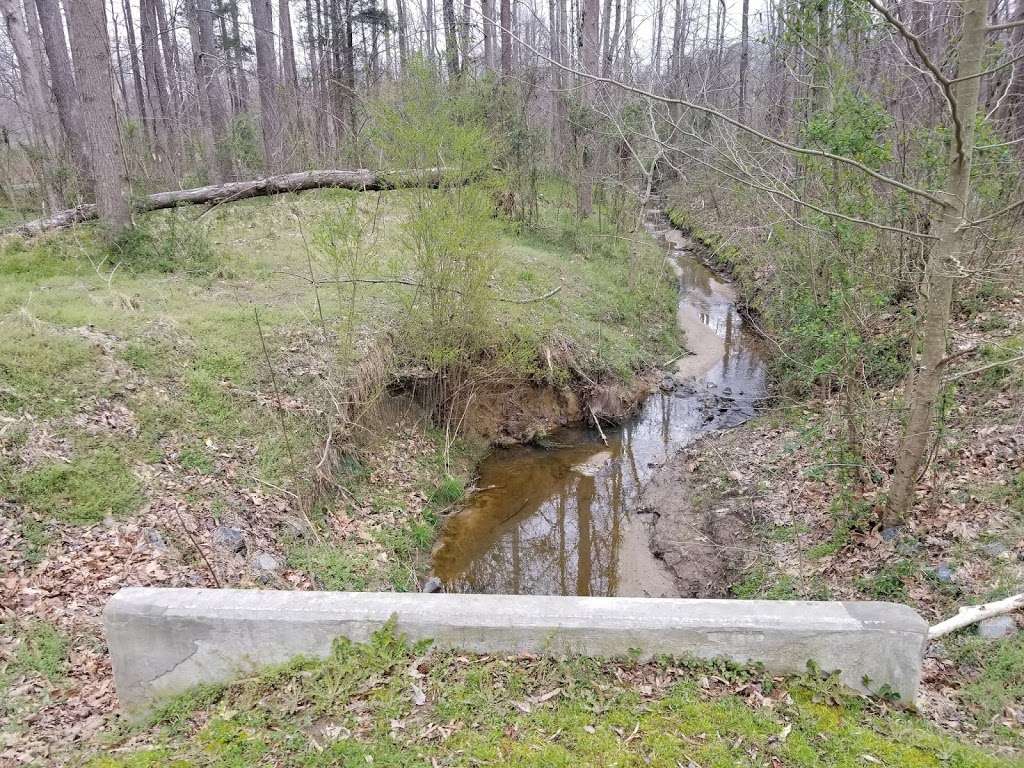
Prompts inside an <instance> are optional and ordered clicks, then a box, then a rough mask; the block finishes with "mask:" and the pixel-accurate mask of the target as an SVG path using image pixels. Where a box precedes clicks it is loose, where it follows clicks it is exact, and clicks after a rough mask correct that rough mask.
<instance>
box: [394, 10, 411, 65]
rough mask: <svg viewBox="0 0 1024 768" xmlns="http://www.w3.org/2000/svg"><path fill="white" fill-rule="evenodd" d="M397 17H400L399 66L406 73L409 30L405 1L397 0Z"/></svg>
mask: <svg viewBox="0 0 1024 768" xmlns="http://www.w3.org/2000/svg"><path fill="white" fill-rule="evenodd" d="M395 15H396V16H397V17H398V66H399V68H400V69H401V71H402V72H405V69H406V67H408V66H409V28H408V25H407V22H406V19H405V0H395Z"/></svg>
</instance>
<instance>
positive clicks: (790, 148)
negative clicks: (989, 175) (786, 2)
mask: <svg viewBox="0 0 1024 768" xmlns="http://www.w3.org/2000/svg"><path fill="white" fill-rule="evenodd" d="M485 18H486V17H485ZM510 34H511V35H512V37H513V38H514V39H515V40H516V41H517V42H518V43H519V44H520V45H521V46H522V47H523V48H525V49H526V50H528V51H530V53H532V54H533V55H535V56H537V57H538V58H540V59H542V60H543V61H546V62H547V63H549V64H551V65H552V66H554V67H557V68H559V69H561V70H563V71H564V72H568V73H570V74H573V75H575V76H576V77H580V78H584V79H586V80H589V81H590V82H592V83H605V84H607V85H611V86H613V87H615V88H620V89H621V90H624V91H626V92H628V93H634V94H636V95H637V96H643V97H644V98H647V99H651V100H652V101H657V102H661V103H662V104H678V105H679V106H682V107H686V108H687V109H692V110H694V111H696V112H701V113H703V114H705V115H708V116H710V117H714V118H717V119H718V120H721V121H723V122H724V123H727V124H728V125H731V126H733V127H734V128H738V129H739V130H741V131H743V132H745V133H748V134H750V135H751V136H755V137H757V138H759V139H761V140H762V141H764V142H767V143H768V144H772V145H773V146H776V147H779V148H780V149H784V150H786V151H787V152H793V153H795V154H800V155H807V156H809V157H820V158H824V159H826V160H834V161H835V162H837V163H842V164H843V165H847V166H849V167H851V168H856V169H857V170H858V171H860V172H861V173H864V174H867V175H868V176H870V177H871V178H873V179H875V180H877V181H880V182H882V183H883V184H886V185H888V186H890V187H895V188H896V189H901V190H903V191H904V192H907V193H908V194H911V195H916V196H918V197H923V198H925V199H926V200H930V201H931V202H933V203H935V204H936V205H939V206H943V207H945V206H947V205H949V204H950V203H949V202H948V201H947V200H944V199H943V198H942V197H941V196H940V195H939V194H938V193H935V192H930V191H928V190H926V189H919V188H917V187H914V186H912V185H910V184H905V183H904V182H902V181H899V180H898V179H893V178H891V177H889V176H886V175H885V174H882V173H879V172H878V171H876V170H874V169H873V168H869V167H868V166H866V165H864V164H863V163H860V162H858V161H856V160H854V159H853V158H850V157H845V156H843V155H836V154H833V153H831V152H825V151H823V150H820V149H811V148H810V147H801V146H797V145H796V144H790V143H789V142H788V141H783V140H782V139H777V138H775V137H774V136H771V135H769V134H767V133H762V132H761V131H759V130H757V129H756V128H751V127H750V126H749V125H746V124H745V123H742V122H740V121H739V120H737V119H736V118H734V117H730V116H729V115H727V114H725V113H724V112H720V111H719V110H717V109H715V108H714V107H709V106H706V105H704V104H697V103H695V102H692V101H689V100H687V99H681V98H680V99H676V98H672V97H670V96H662V95H661V94H657V93H654V92H653V91H648V90H646V89H644V88H639V87H637V86H634V85H629V84H628V83H624V82H622V81H621V80H616V79H615V78H612V77H603V76H601V75H592V74H590V73H589V72H584V71H583V70H580V69H576V68H575V67H570V66H568V65H566V64H562V63H561V62H558V61H555V60H554V59H552V58H551V57H549V56H548V55H547V54H545V53H544V52H543V51H540V50H538V49H536V48H534V47H533V46H532V45H530V44H529V43H528V42H527V41H525V40H523V39H522V38H521V37H519V36H518V35H516V34H515V32H510Z"/></svg>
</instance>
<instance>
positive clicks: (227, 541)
mask: <svg viewBox="0 0 1024 768" xmlns="http://www.w3.org/2000/svg"><path fill="white" fill-rule="evenodd" d="M213 543H214V545H216V546H218V547H220V548H221V549H226V550H227V551H228V552H241V551H242V550H243V549H245V539H244V537H243V536H242V532H241V531H240V530H238V529H237V528H230V527H228V526H226V525H219V526H217V527H216V528H214V529H213Z"/></svg>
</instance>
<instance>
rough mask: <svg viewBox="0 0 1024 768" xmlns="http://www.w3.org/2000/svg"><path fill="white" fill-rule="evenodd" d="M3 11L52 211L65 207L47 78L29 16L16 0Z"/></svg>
mask: <svg viewBox="0 0 1024 768" xmlns="http://www.w3.org/2000/svg"><path fill="white" fill-rule="evenodd" d="M0 15H2V16H3V20H4V26H5V27H6V29H7V34H8V36H9V37H10V39H11V45H12V46H13V48H14V55H15V57H16V58H17V60H18V71H19V74H20V75H21V87H22V90H24V92H25V98H26V100H27V101H28V112H29V119H30V120H31V121H32V131H33V133H35V139H36V141H37V142H38V145H39V148H40V157H41V158H42V162H41V165H40V176H41V178H40V188H41V191H42V193H43V197H44V198H45V199H46V205H47V207H48V208H49V210H51V211H55V210H58V209H59V208H61V207H62V204H61V196H60V192H59V191H58V189H57V186H56V174H55V173H54V169H53V138H52V137H51V135H50V128H49V125H48V120H47V118H48V117H49V114H48V113H49V109H48V107H47V103H48V99H47V95H46V84H45V83H44V82H43V78H42V71H41V70H40V64H41V62H39V61H37V60H36V57H35V52H34V51H33V50H32V43H31V41H30V40H29V37H28V30H27V29H26V27H25V19H24V18H23V17H22V15H21V8H20V7H19V4H18V3H16V2H15V0H0Z"/></svg>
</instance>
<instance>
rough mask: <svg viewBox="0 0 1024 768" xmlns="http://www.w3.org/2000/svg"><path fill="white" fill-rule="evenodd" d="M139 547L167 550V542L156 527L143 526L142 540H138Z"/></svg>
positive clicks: (159, 550) (160, 550)
mask: <svg viewBox="0 0 1024 768" xmlns="http://www.w3.org/2000/svg"><path fill="white" fill-rule="evenodd" d="M139 548H140V549H153V550H156V551H157V552H166V551H167V542H166V541H164V537H163V536H162V535H161V534H160V531H158V530H157V529H156V528H143V529H142V541H140V542H139Z"/></svg>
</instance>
